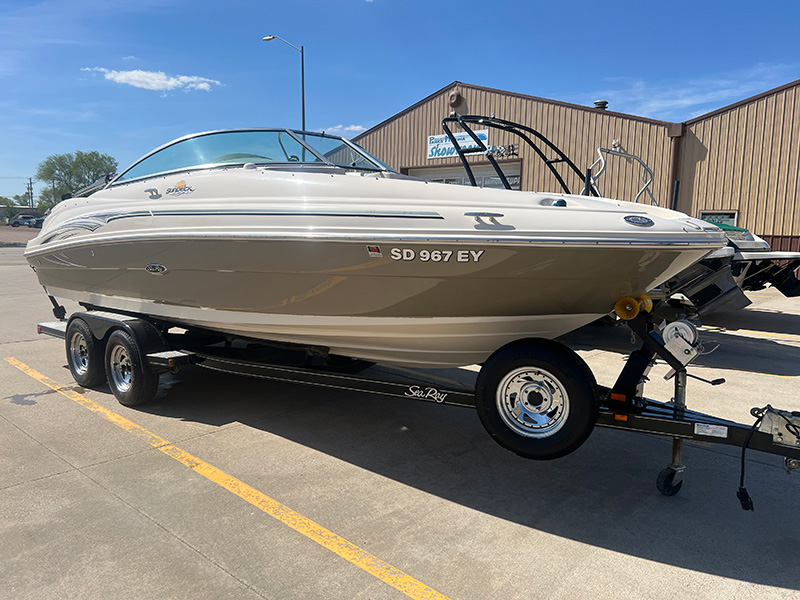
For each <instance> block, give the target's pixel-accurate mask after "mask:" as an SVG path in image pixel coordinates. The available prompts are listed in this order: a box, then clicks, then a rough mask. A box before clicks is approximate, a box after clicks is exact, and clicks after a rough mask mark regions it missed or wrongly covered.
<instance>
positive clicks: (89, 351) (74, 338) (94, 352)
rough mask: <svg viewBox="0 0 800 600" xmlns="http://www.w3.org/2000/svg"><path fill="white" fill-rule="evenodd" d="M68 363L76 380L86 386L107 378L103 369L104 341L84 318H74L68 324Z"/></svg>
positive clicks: (97, 383) (93, 385)
mask: <svg viewBox="0 0 800 600" xmlns="http://www.w3.org/2000/svg"><path fill="white" fill-rule="evenodd" d="M65 339H66V343H67V365H68V366H69V372H70V373H72V378H73V379H74V380H75V382H76V383H77V384H78V385H80V386H82V387H85V388H93V387H97V386H98V385H101V384H102V383H103V382H105V380H106V374H105V370H104V369H103V343H102V342H101V341H100V340H98V339H97V338H95V337H94V334H92V330H91V329H90V328H89V324H88V323H87V322H86V321H84V320H83V319H72V321H70V323H69V325H68V326H67V335H66V338H65Z"/></svg>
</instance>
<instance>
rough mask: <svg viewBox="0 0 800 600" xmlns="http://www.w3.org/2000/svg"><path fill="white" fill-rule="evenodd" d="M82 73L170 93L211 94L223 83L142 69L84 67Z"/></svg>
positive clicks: (195, 76)
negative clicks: (98, 75)
mask: <svg viewBox="0 0 800 600" xmlns="http://www.w3.org/2000/svg"><path fill="white" fill-rule="evenodd" d="M81 71H94V72H97V73H102V74H103V77H105V78H106V79H108V80H109V81H113V82H114V83H121V84H125V85H132V86H133V87H137V88H141V89H143V90H155V91H160V92H169V91H172V90H178V89H182V90H185V91H189V90H202V91H204V92H209V91H211V86H212V85H222V83H221V82H219V81H217V80H216V79H208V78H207V77H198V76H197V75H176V76H175V77H172V76H169V75H167V74H166V73H164V72H163V71H142V70H141V69H134V70H131V71H115V70H113V69H104V68H102V67H83V68H82V69H81Z"/></svg>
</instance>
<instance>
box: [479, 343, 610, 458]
mask: <svg viewBox="0 0 800 600" xmlns="http://www.w3.org/2000/svg"><path fill="white" fill-rule="evenodd" d="M475 404H476V407H477V409H478V415H479V416H480V419H481V422H482V423H483V425H484V427H485V428H486V430H487V431H488V432H489V434H491V435H492V437H494V439H495V441H496V442H497V443H499V444H500V445H501V446H503V447H504V448H506V449H508V450H510V451H512V452H514V453H516V454H519V455H520V456H523V457H525V458H532V459H536V460H549V459H552V458H558V457H560V456H564V455H566V454H569V453H570V452H572V451H573V450H575V449H576V448H578V446H580V445H581V444H582V443H583V442H585V441H586V438H588V437H589V434H590V433H591V432H592V429H593V428H594V425H595V422H596V421H597V415H598V406H599V398H598V394H597V383H596V382H595V379H594V375H593V374H592V372H591V370H590V369H589V367H588V365H587V364H586V363H585V362H584V361H583V359H581V358H580V357H579V356H578V355H577V354H575V352H573V351H572V350H570V349H569V348H567V347H566V346H563V345H561V344H559V343H557V342H553V341H550V340H521V341H519V342H513V343H511V344H509V345H507V346H504V347H503V348H501V349H500V350H498V351H497V352H495V353H494V354H493V355H492V356H490V357H489V359H488V360H487V361H486V363H485V364H484V366H483V368H482V369H481V372H480V374H479V375H478V381H477V384H476V386H475Z"/></svg>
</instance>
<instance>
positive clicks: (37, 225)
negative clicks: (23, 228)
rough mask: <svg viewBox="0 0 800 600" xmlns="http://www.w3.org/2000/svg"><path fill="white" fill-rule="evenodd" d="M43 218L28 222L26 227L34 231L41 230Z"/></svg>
mask: <svg viewBox="0 0 800 600" xmlns="http://www.w3.org/2000/svg"><path fill="white" fill-rule="evenodd" d="M44 219H45V218H44V217H36V218H35V219H34V220H33V221H29V222H28V227H35V228H36V229H41V228H42V224H43V223H44Z"/></svg>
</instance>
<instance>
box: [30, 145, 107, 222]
mask: <svg viewBox="0 0 800 600" xmlns="http://www.w3.org/2000/svg"><path fill="white" fill-rule="evenodd" d="M116 172H117V161H116V160H115V159H114V158H113V157H111V156H109V155H108V154H100V153H99V152H97V151H96V150H92V151H91V152H81V151H80V150H77V151H76V152H75V154H72V153H67V154H54V155H52V156H48V157H47V158H46V159H44V160H43V161H42V162H41V163H39V168H38V169H37V170H36V180H37V181H41V182H43V183H44V184H45V187H44V189H42V191H41V193H40V194H39V205H38V206H39V209H40V210H46V209H48V208H50V207H52V206H55V205H56V204H58V203H59V202H61V196H62V195H63V194H69V193H70V192H75V191H77V190H79V189H80V188H82V187H86V186H87V185H90V184H92V183H94V182H95V181H97V180H98V179H100V178H102V177H105V176H106V175H112V174H114V173H116Z"/></svg>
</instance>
